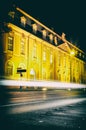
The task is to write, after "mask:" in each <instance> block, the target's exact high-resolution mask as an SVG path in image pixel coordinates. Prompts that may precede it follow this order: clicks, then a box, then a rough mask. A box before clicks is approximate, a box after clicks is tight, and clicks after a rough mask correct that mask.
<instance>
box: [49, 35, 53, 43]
mask: <svg viewBox="0 0 86 130" xmlns="http://www.w3.org/2000/svg"><path fill="white" fill-rule="evenodd" d="M49 38H50V42H52V41H53V35H52V34H50V35H49Z"/></svg>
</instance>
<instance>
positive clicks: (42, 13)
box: [0, 0, 86, 52]
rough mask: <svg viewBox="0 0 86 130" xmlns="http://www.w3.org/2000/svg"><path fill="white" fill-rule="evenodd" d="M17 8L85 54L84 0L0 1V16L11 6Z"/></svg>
mask: <svg viewBox="0 0 86 130" xmlns="http://www.w3.org/2000/svg"><path fill="white" fill-rule="evenodd" d="M13 4H16V5H17V6H18V7H20V8H21V9H23V10H24V11H26V12H27V13H29V14H30V15H31V16H33V17H34V18H36V19H38V20H39V21H40V22H42V23H43V24H44V25H46V26H47V27H49V28H53V29H54V31H55V32H56V33H58V34H60V35H61V33H62V32H64V33H65V34H66V38H67V40H69V41H71V42H72V43H74V44H75V45H77V46H78V47H79V48H81V49H82V50H83V51H85V52H86V40H85V37H86V36H85V35H86V34H85V32H86V4H85V0H2V2H1V1H0V15H2V16H3V15H4V14H5V12H6V11H7V10H9V7H11V5H13Z"/></svg>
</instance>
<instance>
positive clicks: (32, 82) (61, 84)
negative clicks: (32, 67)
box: [0, 80, 86, 89]
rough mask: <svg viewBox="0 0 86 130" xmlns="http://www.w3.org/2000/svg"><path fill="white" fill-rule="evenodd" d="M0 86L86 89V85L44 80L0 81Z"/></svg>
mask: <svg viewBox="0 0 86 130" xmlns="http://www.w3.org/2000/svg"><path fill="white" fill-rule="evenodd" d="M0 85H3V86H30V87H46V88H55V89H78V88H86V84H76V83H66V82H58V81H43V80H28V81H24V80H0Z"/></svg>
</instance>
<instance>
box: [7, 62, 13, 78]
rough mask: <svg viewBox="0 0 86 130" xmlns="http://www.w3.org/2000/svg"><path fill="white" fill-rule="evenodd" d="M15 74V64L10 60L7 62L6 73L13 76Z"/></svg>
mask: <svg viewBox="0 0 86 130" xmlns="http://www.w3.org/2000/svg"><path fill="white" fill-rule="evenodd" d="M12 74H13V64H12V63H11V62H8V63H7V64H6V75H7V76H11V75H12Z"/></svg>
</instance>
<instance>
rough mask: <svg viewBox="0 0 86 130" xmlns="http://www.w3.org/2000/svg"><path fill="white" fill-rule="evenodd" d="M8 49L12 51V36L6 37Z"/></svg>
mask: <svg viewBox="0 0 86 130" xmlns="http://www.w3.org/2000/svg"><path fill="white" fill-rule="evenodd" d="M8 50H10V51H13V37H11V36H9V37H8Z"/></svg>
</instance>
